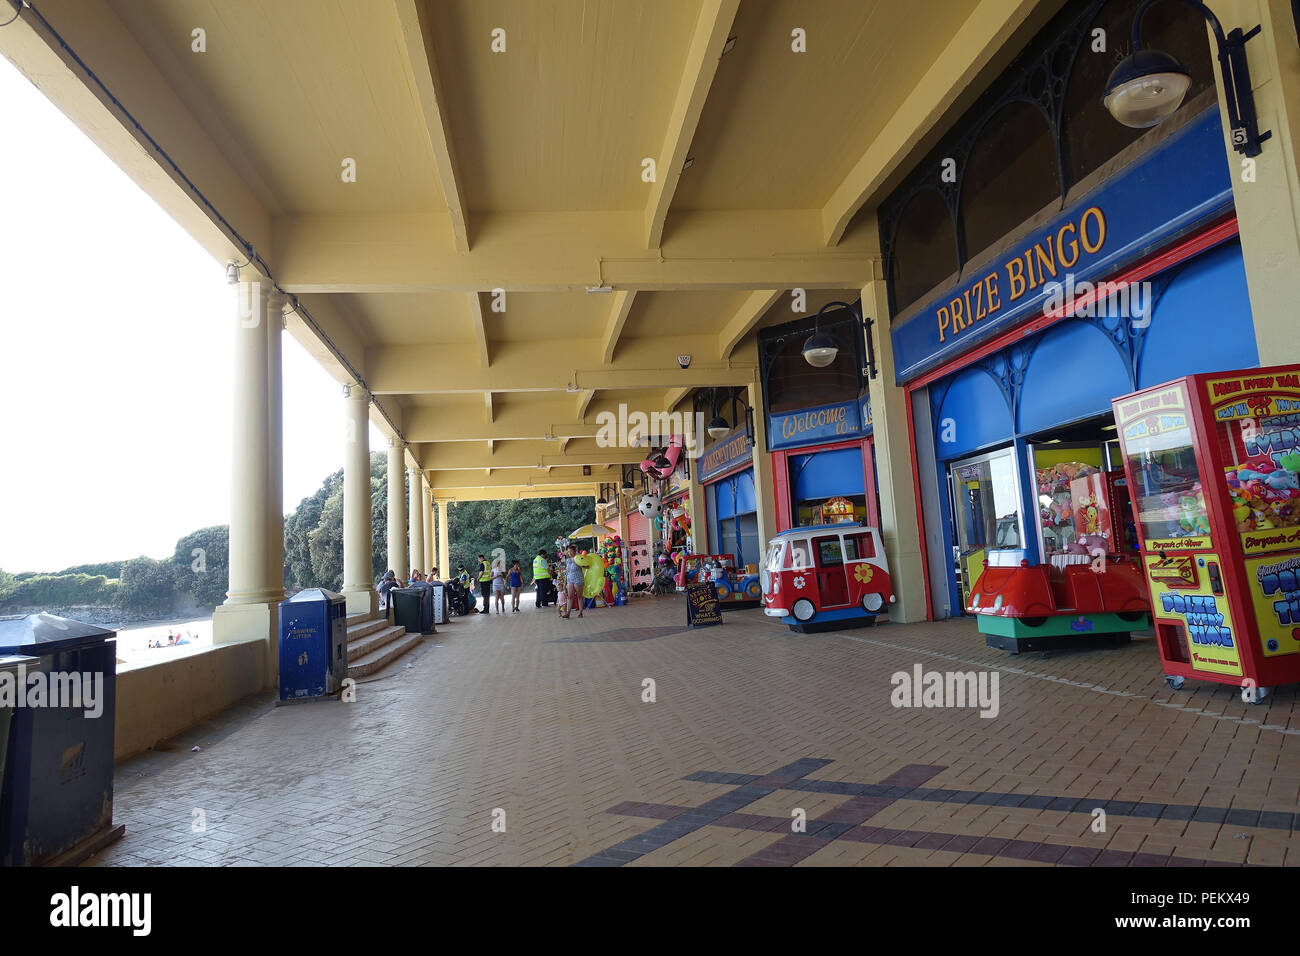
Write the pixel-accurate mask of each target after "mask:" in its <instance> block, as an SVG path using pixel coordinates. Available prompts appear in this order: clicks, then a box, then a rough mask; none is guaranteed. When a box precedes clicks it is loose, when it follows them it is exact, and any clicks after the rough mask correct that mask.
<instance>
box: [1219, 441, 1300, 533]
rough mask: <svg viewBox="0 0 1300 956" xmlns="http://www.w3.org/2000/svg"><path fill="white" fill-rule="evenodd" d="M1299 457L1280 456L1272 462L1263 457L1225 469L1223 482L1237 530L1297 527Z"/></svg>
mask: <svg viewBox="0 0 1300 956" xmlns="http://www.w3.org/2000/svg"><path fill="white" fill-rule="evenodd" d="M1297 472H1300V455H1297V454H1294V453H1292V454H1287V455H1281V456H1279V457H1278V458H1277V460H1276V461H1275V460H1274V459H1273V458H1272V457H1270V456H1267V455H1262V456H1259V457H1256V458H1249V459H1247V460H1246V461H1243V462H1242V463H1241V464H1239V465H1237V466H1236V467H1234V468H1228V469H1225V473H1224V480H1225V481H1226V482H1227V485H1228V496H1229V499H1230V501H1231V502H1232V519H1233V521H1234V522H1235V523H1236V526H1237V530H1238V531H1240V532H1243V533H1244V532H1247V531H1267V530H1269V529H1270V528H1293V527H1295V526H1296V525H1298V524H1300V474H1297Z"/></svg>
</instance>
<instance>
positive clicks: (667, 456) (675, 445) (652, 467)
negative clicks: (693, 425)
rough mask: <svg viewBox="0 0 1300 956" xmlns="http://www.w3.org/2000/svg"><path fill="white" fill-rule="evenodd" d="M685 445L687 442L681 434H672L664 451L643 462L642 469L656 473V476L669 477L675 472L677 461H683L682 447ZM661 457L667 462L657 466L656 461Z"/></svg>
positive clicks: (651, 473)
mask: <svg viewBox="0 0 1300 956" xmlns="http://www.w3.org/2000/svg"><path fill="white" fill-rule="evenodd" d="M685 445H686V443H685V441H683V440H682V437H681V436H680V435H672V436H671V437H669V439H668V444H667V445H666V446H664V450H663V451H662V452H660V453H659V454H657V455H652V456H651V457H649V458H647V459H645V460H644V461H642V462H641V470H642V471H643V472H645V473H646V474H650V475H654V476H655V477H656V478H667V477H668V476H669V475H671V474H672V473H673V469H675V468H676V467H677V463H678V462H679V461H681V458H682V449H683V448H684V447H685ZM660 458H662V459H664V461H665V462H666V464H664V465H660V466H657V465H656V464H655V462H656V461H657V460H658V459H660Z"/></svg>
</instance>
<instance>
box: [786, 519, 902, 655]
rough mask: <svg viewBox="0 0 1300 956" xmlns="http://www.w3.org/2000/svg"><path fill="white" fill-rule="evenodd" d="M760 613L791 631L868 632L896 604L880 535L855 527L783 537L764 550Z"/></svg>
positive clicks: (813, 529) (814, 529)
mask: <svg viewBox="0 0 1300 956" xmlns="http://www.w3.org/2000/svg"><path fill="white" fill-rule="evenodd" d="M761 580H762V588H763V613H764V614H766V615H768V616H769V617H780V618H784V619H785V622H786V623H787V624H789V625H790V628H791V630H795V631H800V632H813V631H829V630H836V629H839V628H844V627H870V626H872V625H874V624H875V623H876V615H877V614H879V613H881V611H883V610H884V609H885V607H886V605H888V604H892V603H893V602H894V586H893V583H892V582H891V581H890V577H889V565H888V563H887V562H886V560H885V549H884V548H883V547H882V546H881V543H880V532H879V531H877V530H876V529H875V528H868V527H866V526H864V525H859V524H836V525H818V526H812V527H805V528H795V529H793V530H791V531H783V532H781V533H780V534H778V535H777V536H776V537H774V538H773V539H772V540H771V542H770V543H769V544H768V548H767V557H766V558H765V559H764V561H763V571H762V575H761Z"/></svg>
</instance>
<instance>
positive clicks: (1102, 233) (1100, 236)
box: [1079, 206, 1106, 253]
mask: <svg viewBox="0 0 1300 956" xmlns="http://www.w3.org/2000/svg"><path fill="white" fill-rule="evenodd" d="M1090 216H1091V217H1092V218H1093V219H1095V220H1096V222H1097V241H1096V242H1094V243H1092V244H1091V245H1089V244H1088V218H1089V217H1090ZM1079 239H1080V240H1081V241H1082V242H1083V251H1084V252H1089V253H1091V252H1096V251H1097V250H1098V249H1100V248H1101V247H1102V244H1103V243H1104V242H1105V241H1106V216H1105V214H1104V213H1103V212H1102V211H1101V209H1099V208H1098V207H1097V206H1089V207H1088V208H1087V209H1085V210H1084V211H1083V217H1082V218H1081V219H1080V220H1079Z"/></svg>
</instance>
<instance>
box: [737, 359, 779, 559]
mask: <svg viewBox="0 0 1300 956" xmlns="http://www.w3.org/2000/svg"><path fill="white" fill-rule="evenodd" d="M745 400H746V401H747V402H748V403H749V407H750V408H752V409H753V410H754V413H753V415H751V416H750V417H751V418H753V420H754V436H753V437H754V501H755V503H756V504H757V506H758V545H759V547H760V548H761V549H762V554H759V555H756V556H755V558H754V563H755V564H759V565H761V564H762V561H763V555H764V554H766V553H767V543H768V542H769V541H771V540H772V537H773V536H774V535H775V534H776V533H777V532H778V531H779V530H780V529H779V528H777V526H776V492H775V487H776V486H775V485H774V484H773V483H772V456H771V454H770V453H769V452H768V450H767V418H766V416H764V414H763V385H762V383H761V382H758V381H754V382H751V383H750V385H749V388H748V390H747V392H746V399H745ZM735 425H736V427H737V428H740V427H743V425H742V424H741V423H740V422H736V423H735Z"/></svg>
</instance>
